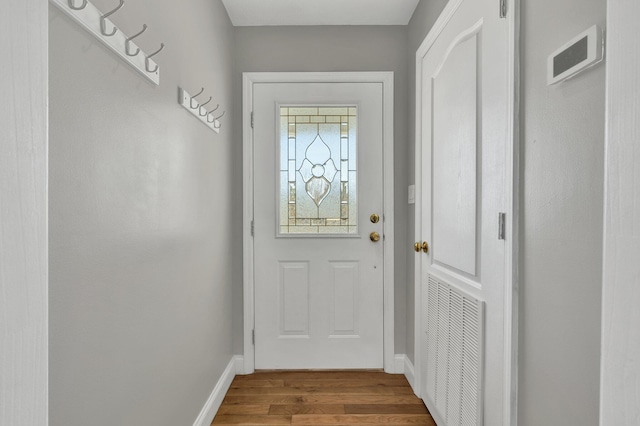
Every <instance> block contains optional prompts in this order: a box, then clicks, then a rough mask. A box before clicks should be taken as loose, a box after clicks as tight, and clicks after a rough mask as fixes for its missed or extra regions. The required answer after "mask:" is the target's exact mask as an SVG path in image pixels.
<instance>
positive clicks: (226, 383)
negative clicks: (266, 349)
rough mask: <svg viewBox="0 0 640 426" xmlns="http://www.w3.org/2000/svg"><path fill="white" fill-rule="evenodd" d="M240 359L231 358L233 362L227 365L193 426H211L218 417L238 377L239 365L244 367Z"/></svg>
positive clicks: (236, 357)
mask: <svg viewBox="0 0 640 426" xmlns="http://www.w3.org/2000/svg"><path fill="white" fill-rule="evenodd" d="M238 358H242V357H239V356H234V357H233V358H231V361H229V364H227V368H225V369H224V371H223V372H222V375H221V376H220V379H219V380H218V383H216V386H215V387H214V388H213V392H211V395H209V399H207V402H206V403H205V404H204V407H202V411H200V414H199V415H198V418H197V419H196V421H195V422H194V423H193V426H209V425H210V424H211V422H212V421H213V418H214V417H215V416H216V413H217V412H218V409H219V408H220V405H221V404H222V400H223V399H224V396H225V395H226V394H227V391H228V390H229V387H230V386H231V382H232V381H233V378H234V377H235V376H236V371H237V369H238V365H242V360H241V361H240V363H239V362H238Z"/></svg>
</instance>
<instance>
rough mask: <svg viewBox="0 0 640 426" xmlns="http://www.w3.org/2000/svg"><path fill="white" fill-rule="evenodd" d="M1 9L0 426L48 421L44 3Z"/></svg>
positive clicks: (46, 12) (46, 15)
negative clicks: (0, 425) (0, 229)
mask: <svg viewBox="0 0 640 426" xmlns="http://www.w3.org/2000/svg"><path fill="white" fill-rule="evenodd" d="M2 9H3V10H2V14H0V39H2V40H3V42H2V43H1V44H2V47H0V51H1V52H2V61H3V64H6V65H3V66H2V71H1V72H0V73H1V74H2V77H3V78H2V80H1V81H0V93H2V94H3V98H4V99H3V102H2V104H1V105H0V153H1V154H0V170H1V171H2V179H0V206H1V208H0V224H2V225H1V227H2V231H0V294H1V295H2V296H0V424H2V425H16V426H18V425H43V426H46V425H47V424H48V422H49V406H50V405H49V371H50V370H49V364H48V356H49V305H48V301H49V293H48V281H49V272H48V271H49V255H48V246H49V243H48V210H47V205H48V196H49V191H48V187H49V186H48V173H47V171H48V145H49V142H48V134H49V132H48V129H49V125H48V78H47V77H48V71H49V65H48V61H47V52H48V45H49V44H48V36H47V34H48V27H49V7H48V3H46V2H42V1H39V2H29V3H28V4H27V3H24V2H19V3H18V2H11V3H5V4H3V8H2ZM18 29H19V30H18Z"/></svg>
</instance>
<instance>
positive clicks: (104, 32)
mask: <svg viewBox="0 0 640 426" xmlns="http://www.w3.org/2000/svg"><path fill="white" fill-rule="evenodd" d="M122 6H124V0H120V4H119V5H118V7H116V8H115V9H113V10H112V11H111V12H107V13H105V14H104V15H102V16H100V31H101V32H102V35H104V36H107V37H111V36H112V35H114V34H115V33H116V32H117V31H118V29H117V28H116V27H115V26H114V27H113V31H112V32H111V33H110V34H107V25H106V23H105V22H106V19H107V17H109V16H111V15H113V14H114V13H116V12H117V11H119V10H120V9H121V8H122Z"/></svg>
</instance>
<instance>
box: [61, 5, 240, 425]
mask: <svg viewBox="0 0 640 426" xmlns="http://www.w3.org/2000/svg"><path fill="white" fill-rule="evenodd" d="M93 3H94V4H95V5H96V6H97V7H98V8H99V9H101V10H103V11H106V10H110V9H111V8H113V5H114V2H113V1H109V0H94V1H93ZM49 12H50V31H49V40H50V49H49V58H50V98H49V101H50V204H49V208H50V253H51V257H50V284H49V287H50V311H51V317H50V351H51V356H50V395H51V398H50V404H51V405H50V418H51V420H50V424H51V425H52V426H76V425H78V426H84V425H88V424H91V425H96V426H99V425H105V426H106V425H109V426H110V425H132V426H133V425H135V426H140V425H158V426H160V425H166V426H175V425H190V424H193V422H194V420H195V419H196V417H197V416H198V414H199V412H200V410H201V409H202V407H203V406H204V404H205V401H206V400H207V398H208V396H209V395H210V393H211V391H212V390H213V388H214V386H215V384H216V383H217V381H218V379H219V377H220V374H221V372H222V371H223V370H224V368H225V367H226V365H227V364H228V362H229V361H230V360H231V357H232V336H231V293H232V271H231V267H230V266H229V265H230V264H231V256H230V253H229V251H228V247H230V246H231V245H232V244H233V239H234V238H235V236H234V235H232V230H231V229H230V228H229V226H228V224H229V223H230V222H231V220H232V219H231V217H232V215H233V214H235V212H233V211H232V209H231V205H232V198H233V197H234V194H233V193H232V191H231V188H232V186H231V179H232V169H233V166H232V160H233V159H232V147H233V142H234V141H232V138H231V126H230V124H229V118H230V117H232V112H231V111H229V112H228V113H227V116H226V117H227V118H225V119H223V120H222V122H223V126H224V127H223V128H222V132H221V134H220V135H216V134H215V133H213V132H212V131H211V130H209V129H208V128H206V127H205V126H204V125H203V124H201V123H199V122H198V121H197V120H196V118H194V117H193V116H192V115H190V114H189V113H188V112H187V111H186V110H184V109H183V108H182V107H181V106H179V105H178V103H177V97H178V96H177V91H178V86H182V87H185V88H186V89H188V90H189V91H191V92H193V93H195V92H197V91H198V90H199V89H200V87H201V86H205V87H206V89H207V93H208V94H210V95H213V96H214V98H215V103H220V104H221V105H222V106H221V108H222V109H229V108H230V107H231V106H232V105H231V103H232V98H233V96H232V95H237V93H233V92H232V89H231V88H232V80H231V79H232V63H233V60H232V53H233V52H232V44H233V28H232V27H231V24H230V21H229V19H228V17H227V14H226V11H225V10H224V8H223V7H222V4H221V2H220V1H219V0H215V1H211V0H192V1H189V2H175V1H172V0H138V1H131V2H127V4H126V5H125V7H124V8H123V9H122V10H121V11H120V12H118V13H116V14H115V15H113V17H112V19H113V21H114V22H115V23H116V24H117V25H118V26H120V28H122V30H123V31H124V32H125V33H127V34H134V33H135V32H137V31H139V29H140V27H141V26H142V24H143V23H146V24H148V25H149V29H148V31H147V32H146V33H145V34H144V35H143V36H141V37H140V39H139V41H140V44H141V45H142V47H143V49H145V50H146V51H147V52H152V51H155V50H156V49H157V48H158V46H159V44H160V42H164V43H165V44H166V49H165V50H164V51H163V52H162V53H160V54H159V55H158V56H157V59H156V60H157V62H158V63H159V64H160V66H161V84H160V86H159V87H156V86H153V85H151V84H150V83H148V82H147V81H146V80H144V79H143V78H142V76H140V75H139V74H138V73H137V72H135V71H133V70H132V69H130V67H129V66H128V65H126V64H125V63H124V62H123V61H122V60H121V59H120V58H119V57H116V56H115V55H114V54H112V53H111V52H110V51H108V50H107V49H106V48H105V47H104V46H103V45H102V44H101V43H100V42H99V41H97V40H96V39H95V38H94V37H93V36H91V35H89V34H88V33H86V32H85V31H84V30H82V29H81V28H80V27H79V26H78V25H77V24H75V23H74V22H72V21H70V20H69V19H68V18H66V17H65V16H64V15H62V13H61V12H60V11H59V10H58V9H57V8H56V7H54V6H50V11H49ZM205 99H206V98H205Z"/></svg>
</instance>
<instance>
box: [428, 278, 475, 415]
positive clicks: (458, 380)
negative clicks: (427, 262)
mask: <svg viewBox="0 0 640 426" xmlns="http://www.w3.org/2000/svg"><path fill="white" fill-rule="evenodd" d="M423 295H424V296H425V297H426V300H423V304H422V306H423V309H424V312H423V316H422V318H423V321H425V322H426V323H425V324H424V329H423V331H424V333H425V334H424V335H423V336H424V338H423V339H422V340H423V351H424V352H423V353H424V354H425V355H426V358H425V361H426V362H425V364H424V365H425V375H424V377H425V380H426V383H425V390H426V395H423V396H424V399H425V402H426V403H427V406H428V407H429V410H430V411H431V412H432V414H434V418H436V419H440V421H441V422H444V423H445V424H444V425H440V426H458V425H460V426H480V425H482V424H483V421H482V354H483V330H484V313H483V310H484V302H482V301H480V300H478V299H476V298H474V297H473V296H471V295H469V294H466V293H464V292H462V291H460V290H459V289H457V288H455V287H453V286H451V285H448V284H446V283H444V282H441V281H440V280H438V279H436V278H434V277H433V276H429V281H428V285H427V291H425V292H423ZM434 411H435V413H434ZM438 424H440V423H438Z"/></svg>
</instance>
